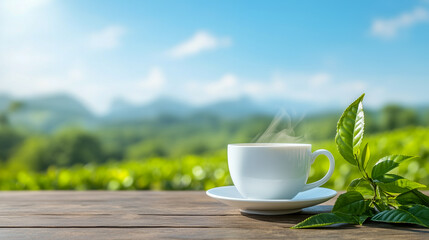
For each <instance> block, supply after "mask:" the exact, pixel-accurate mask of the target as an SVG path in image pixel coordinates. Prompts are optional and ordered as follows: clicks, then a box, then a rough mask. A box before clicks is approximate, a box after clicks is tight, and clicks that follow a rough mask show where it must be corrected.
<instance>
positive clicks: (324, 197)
mask: <svg viewBox="0 0 429 240" xmlns="http://www.w3.org/2000/svg"><path fill="white" fill-rule="evenodd" d="M319 155H325V156H326V157H328V159H329V164H330V166H329V170H328V173H327V174H326V175H325V176H324V177H323V178H322V179H320V180H318V181H316V182H313V183H309V184H306V182H307V178H308V174H309V172H310V167H311V165H312V164H313V162H314V160H315V159H316V157H317V156H319ZM228 167H229V171H230V174H231V178H232V181H233V183H234V186H224V187H217V188H213V189H210V190H208V191H207V192H206V193H207V195H208V196H209V197H211V198H214V199H216V200H218V201H220V202H222V203H225V204H227V205H229V206H232V207H235V208H238V209H240V211H241V212H243V213H247V214H259V215H282V214H291V213H296V212H299V211H301V209H302V208H306V207H311V206H314V205H317V204H320V203H323V202H326V201H328V200H329V199H331V198H333V197H335V196H336V195H337V192H336V191H334V190H332V189H328V188H322V187H320V186H321V185H323V184H325V183H326V182H327V181H328V180H329V178H330V177H331V176H332V173H333V172H334V167H335V160H334V157H333V156H332V154H331V153H330V152H329V151H327V150H323V149H321V150H317V151H315V152H313V153H312V152H311V144H288V143H245V144H229V145H228Z"/></svg>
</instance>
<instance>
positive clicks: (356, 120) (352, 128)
mask: <svg viewBox="0 0 429 240" xmlns="http://www.w3.org/2000/svg"><path fill="white" fill-rule="evenodd" d="M364 96H365V94H362V96H360V97H359V98H358V99H356V101H354V102H353V103H352V104H350V106H349V107H348V108H347V109H346V110H345V111H344V113H343V115H342V116H341V118H340V120H339V121H338V124H337V136H336V137H335V142H336V144H337V147H338V151H339V152H340V154H341V155H342V156H343V158H344V159H345V160H346V161H348V162H349V163H351V164H353V165H357V164H358V163H357V162H356V161H355V156H356V155H357V154H358V150H359V147H360V144H361V143H362V138H363V131H364V112H363V106H362V99H363V97H364Z"/></svg>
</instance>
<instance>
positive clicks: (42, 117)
mask: <svg viewBox="0 0 429 240" xmlns="http://www.w3.org/2000/svg"><path fill="white" fill-rule="evenodd" d="M19 101H20V102H22V107H21V109H19V110H18V111H17V112H15V113H14V114H12V116H11V119H12V121H13V122H14V123H16V124H18V125H21V126H24V127H26V128H30V129H35V130H40V131H53V130H56V129H58V128H59V127H62V126H70V125H77V126H90V125H93V124H94V121H95V120H96V119H95V117H94V115H93V114H92V113H91V112H90V111H89V110H88V109H87V108H86V107H85V105H84V104H82V103H81V102H80V101H78V100H77V99H75V98H73V97H72V96H69V95H67V94H55V95H49V96H41V97H33V98H28V99H22V100H19Z"/></svg>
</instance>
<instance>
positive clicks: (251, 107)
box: [196, 97, 274, 118]
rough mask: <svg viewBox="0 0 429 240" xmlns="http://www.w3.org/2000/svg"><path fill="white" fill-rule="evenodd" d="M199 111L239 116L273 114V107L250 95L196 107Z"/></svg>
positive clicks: (232, 116)
mask: <svg viewBox="0 0 429 240" xmlns="http://www.w3.org/2000/svg"><path fill="white" fill-rule="evenodd" d="M196 111H198V112H202V113H210V114H215V115H218V116H222V117H228V118H238V117H245V116H249V115H255V114H265V115H266V114H269V115H271V114H273V112H274V111H273V109H270V108H267V107H265V106H263V105H261V104H259V103H256V102H255V101H253V100H252V99H251V98H249V97H242V98H239V99H234V100H224V101H220V102H215V103H212V104H209V105H205V106H203V107H200V108H198V109H196Z"/></svg>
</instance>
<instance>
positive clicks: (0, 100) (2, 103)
mask: <svg viewBox="0 0 429 240" xmlns="http://www.w3.org/2000/svg"><path fill="white" fill-rule="evenodd" d="M11 101H12V98H11V97H10V96H9V95H7V94H0V111H4V110H6V109H7V108H8V107H9V104H10V102H11Z"/></svg>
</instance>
